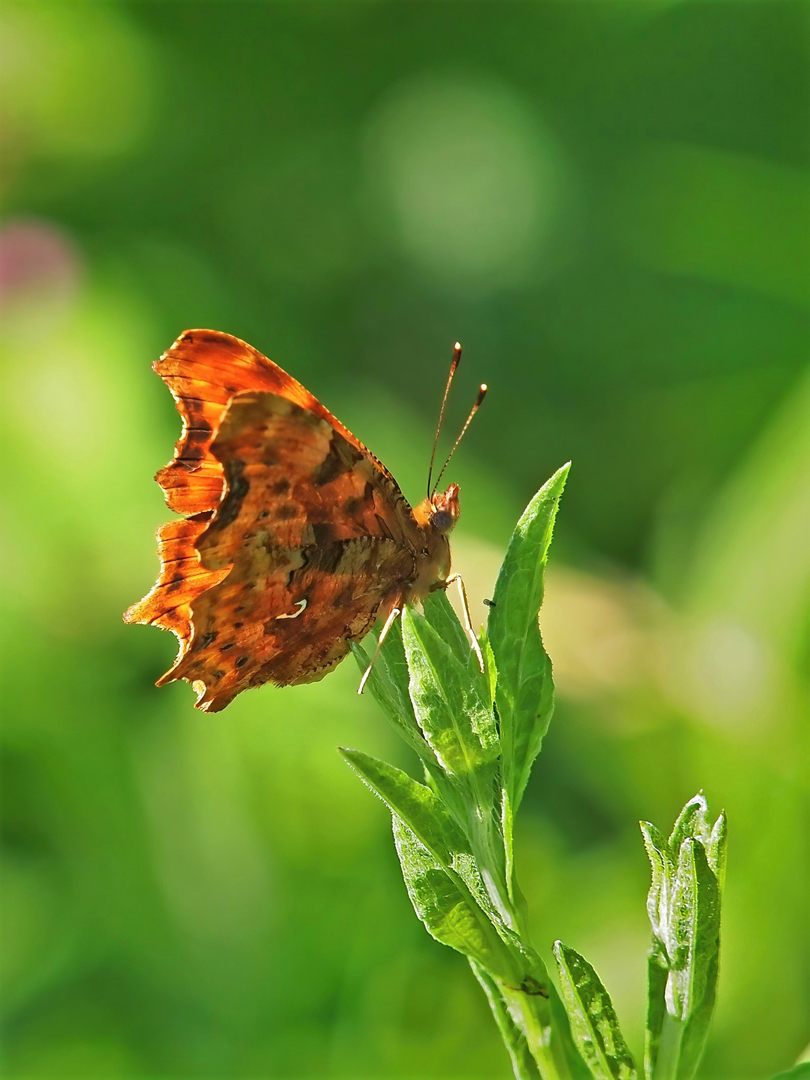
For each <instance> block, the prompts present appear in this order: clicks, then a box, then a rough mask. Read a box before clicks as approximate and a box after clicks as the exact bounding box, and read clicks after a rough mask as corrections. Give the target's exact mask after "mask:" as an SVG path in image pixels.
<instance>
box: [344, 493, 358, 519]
mask: <svg viewBox="0 0 810 1080" xmlns="http://www.w3.org/2000/svg"><path fill="white" fill-rule="evenodd" d="M362 505H363V500H362V499H361V498H358V497H357V496H356V495H353V496H352V497H351V498H350V499H347V500H346V502H345V503H344V504H343V512H344V513H345V514H348V515H349V517H354V515H355V514H356V513H357V512H358V510H360V508H361V507H362Z"/></svg>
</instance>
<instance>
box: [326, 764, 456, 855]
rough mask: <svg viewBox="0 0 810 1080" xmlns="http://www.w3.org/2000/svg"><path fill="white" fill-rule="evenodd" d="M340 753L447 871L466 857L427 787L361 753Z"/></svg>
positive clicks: (448, 818)
mask: <svg viewBox="0 0 810 1080" xmlns="http://www.w3.org/2000/svg"><path fill="white" fill-rule="evenodd" d="M340 753H341V754H342V756H343V758H344V759H345V760H346V761H347V762H348V763H349V765H351V767H352V768H353V769H354V770H355V772H357V773H359V775H360V776H361V777H362V779H363V780H365V782H366V783H367V784H368V786H369V787H370V788H371V790H372V791H374V792H376V794H377V795H379V796H380V798H381V799H382V800H383V802H384V803H386V805H387V806H388V808H389V809H390V810H391V811H392V812H393V813H395V814H397V815H398V816H399V817H401V818H402V820H403V821H405V822H406V823H407V824H408V826H409V827H410V829H411V830H412V831H413V833H414V835H415V836H416V837H417V838H418V839H419V841H420V843H422V844H424V846H425V847H426V848H427V850H428V851H429V852H430V853H431V855H432V856H433V858H434V859H435V860H436V861H437V862H438V863H439V864H440V865H441V866H443V867H444V868H445V869H446V870H452V869H453V866H454V863H455V861H456V859H457V857H458V853H459V852H462V853H466V854H469V846H468V844H467V840H466V838H465V836H464V834H463V833H462V832H461V830H460V829H459V827H458V826H457V825H456V823H455V821H454V820H453V818H452V817H451V816H450V814H448V812H447V810H446V809H445V808H444V805H443V803H442V802H441V800H440V799H439V797H438V796H437V795H436V794H435V792H433V791H432V790H431V789H430V788H429V787H427V786H426V785H425V784H420V783H419V782H418V781H417V780H414V779H413V777H411V776H408V774H407V773H406V772H403V771H402V769H397V768H395V766H393V765H388V764H387V763H386V762H385V761H379V760H378V759H377V758H373V757H371V756H370V755H369V754H364V753H362V751H360V750H349V749H347V748H346V747H341V748H340Z"/></svg>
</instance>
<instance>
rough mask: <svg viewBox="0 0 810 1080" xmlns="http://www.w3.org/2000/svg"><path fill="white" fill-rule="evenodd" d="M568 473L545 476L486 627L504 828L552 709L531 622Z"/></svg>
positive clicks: (545, 665) (510, 552)
mask: <svg viewBox="0 0 810 1080" xmlns="http://www.w3.org/2000/svg"><path fill="white" fill-rule="evenodd" d="M569 468H570V465H564V466H563V468H562V469H560V470H559V471H558V472H556V473H555V474H554V476H552V478H551V479H550V480H549V481H548V483H546V484H545V485H544V486H543V487H542V488H541V489H540V491H538V493H537V494H536V495H535V497H534V498H533V499H532V501H531V502H530V503H529V505H528V507H527V508H526V510H525V512H524V514H523V516H522V517H521V519H520V521H519V522H518V524H517V527H516V529H515V531H514V533H513V535H512V539H511V541H510V543H509V548H508V549H507V552H506V558H505V559H504V561H503V565H502V566H501V569H500V573H499V574H498V581H497V583H496V585H495V593H494V597H493V603H494V606H493V607H491V608H490V612H489V619H488V622H487V632H488V634H489V640H490V642H491V644H492V651H493V653H494V656H495V663H496V667H497V669H498V686H497V690H496V697H495V700H496V703H497V708H498V715H499V718H500V733H501V745H502V753H503V773H504V785H505V798H506V802H507V805H508V813H507V815H506V817H507V821H508V822H511V819H512V818H513V817H514V814H515V813H516V812H517V808H518V806H519V805H520V800H521V798H522V796H523V792H524V790H525V788H526V784H527V782H528V779H529V773H530V771H531V767H532V764H533V762H534V759H535V758H536V757H537V754H538V753H539V751H540V746H541V744H542V741H543V736H544V735H545V733H546V731H547V730H548V725H549V722H550V720H551V713H552V710H553V701H554V697H553V685H552V681H551V661H550V660H549V658H548V656H547V655H546V651H545V649H544V648H543V641H542V638H541V636H540V627H539V626H538V622H537V619H538V614H539V611H540V605H541V604H542V602H543V587H544V583H543V575H544V570H545V565H546V556H547V553H548V548H549V544H550V543H551V535H552V532H553V529H554V519H555V516H556V513H557V506H558V504H559V501H560V496H561V495H562V492H563V488H564V487H565V480H566V477H567V476H568V470H569Z"/></svg>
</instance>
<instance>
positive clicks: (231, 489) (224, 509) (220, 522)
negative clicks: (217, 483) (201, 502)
mask: <svg viewBox="0 0 810 1080" xmlns="http://www.w3.org/2000/svg"><path fill="white" fill-rule="evenodd" d="M224 465H225V481H226V483H227V494H226V496H225V498H224V499H223V500H222V502H221V503H220V504H219V510H218V512H217V516H216V520H215V521H214V522H213V523H212V528H214V527H217V528H220V529H221V528H224V526H225V525H230V524H231V522H232V521H235V520H236V518H237V517H238V516H239V511H240V510H241V509H242V502H243V501H244V498H245V496H246V495H247V493H248V491H249V490H250V484H249V482H248V481H247V480H246V479H245V478H244V476H243V475H242V473H243V472H244V469H245V463H244V461H241V460H240V459H239V458H229V459H228V460H227V461H226V462H225V463H224Z"/></svg>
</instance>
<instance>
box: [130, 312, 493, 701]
mask: <svg viewBox="0 0 810 1080" xmlns="http://www.w3.org/2000/svg"><path fill="white" fill-rule="evenodd" d="M460 358H461V346H460V345H456V348H455V352H454V355H453V363H452V365H451V368H450V376H449V378H448V380H447V388H446V389H445V393H444V399H443V401H442V408H441V413H440V416H439V426H441V419H442V416H443V415H444V406H445V403H446V401H447V393H448V390H449V388H450V383H451V381H452V378H453V374H454V372H455V369H456V368H457V366H458V363H459V360H460ZM154 370H155V371H156V372H157V373H158V375H160V377H161V378H162V379H163V381H164V382H165V383H166V385H167V386H168V387H169V390H170V391H171V393H172V396H173V397H174V399H175V402H176V404H177V409H178V411H179V413H180V415H181V417H182V421H183V430H182V434H181V436H180V439H179V441H178V443H177V445H176V447H175V451H174V459H173V460H172V461H171V462H170V463H169V464H168V465H166V466H165V467H164V468H163V469H161V470H160V471H159V472H158V474H157V476H156V477H155V479H156V480H157V481H158V483H159V484H160V486H161V487H162V489H163V492H164V495H165V498H166V503H167V504H168V506H169V507H170V508H171V509H172V510H175V511H177V512H178V513H179V514H182V515H184V516H183V517H182V518H181V519H179V520H175V521H170V522H169V523H168V524H166V525H163V526H161V528H160V529H158V532H157V539H158V555H159V557H160V573H159V576H158V580H157V582H156V584H155V585H154V587H153V588H152V589H151V591H150V592H149V593H148V594H147V595H146V596H145V597H144V598H143V600H141V601H140V602H139V603H137V604H134V605H133V606H132V607H131V608H129V610H128V611H127V612H126V613H125V614H124V620H125V622H130V623H151V624H152V625H154V626H159V627H161V628H163V629H166V630H171V631H173V632H174V634H176V636H177V638H178V640H179V642H180V648H179V652H178V655H177V659H176V660H175V663H174V666H173V667H172V668H171V669H170V670H169V671H167V672H166V674H165V675H163V677H162V678H161V679H159V680H158V686H162V685H164V684H165V683H168V682H172V681H174V680H175V679H186V680H187V681H188V682H190V683H191V684H192V686H193V688H194V689H195V690H196V691H197V694H198V697H197V701H196V705H197V707H198V708H200V709H203V710H206V711H208V712H217V711H218V710H220V709H224V708H225V706H226V705H228V704H229V702H231V701H232V700H233V699H234V697H235V696H236V695H237V694H238V693H240V692H241V691H242V690H246V689H248V688H249V687H253V686H260V685H261V684H263V683H265V682H273V683H275V684H277V685H279V686H292V685H295V684H297V683H305V682H314V681H315V680H317V679H321V678H322V677H323V676H324V675H326V674H327V673H328V672H329V671H331V670H332V668H334V667H335V665H336V664H338V663H339V662H340V660H342V659H343V657H344V656H345V655H346V654H347V653H348V651H349V649H350V643H351V642H352V641H359V640H360V639H361V638H362V637H363V636H364V635H365V634H366V633H367V632H368V631H369V630H370V629H371V627H372V626H373V624H374V623H375V621H376V620H377V619H378V618H379V617H382V618H384V619H385V625H384V627H383V631H382V633H381V635H380V641H381V640H382V638H383V637H384V635H385V632H386V631H387V629H388V628H389V627H390V625H391V624H392V622H393V620H394V619H395V618H396V616H397V615H398V614H399V613H400V611H401V609H402V606H403V604H406V603H409V602H414V601H417V602H418V601H420V600H423V599H424V598H425V597H426V596H427V595H428V593H430V592H431V591H432V590H434V589H437V588H446V587H447V585H448V584H449V582H450V581H452V580H454V579H453V578H450V577H448V574H449V572H450V545H449V543H448V538H447V537H448V533H449V532H450V531H451V529H452V528H453V526H454V525H455V523H456V520H457V519H458V515H459V501H458V485H457V484H451V485H450V486H449V487H448V488H447V490H446V491H445V492H444V493H436V491H435V488H434V489H433V491H431V487H430V477H431V475H432V469H433V459H431V473H430V475H429V476H428V496H427V498H425V499H423V500H422V502H420V503H419V504H418V506H416V507H413V508H412V507H411V506H410V505H409V504H408V502H407V501H406V499H405V497H404V495H403V494H402V492H401V491H400V489H399V487H398V485H397V483H396V481H395V480H394V478H393V477H392V476H391V474H390V473H389V472H388V470H387V469H386V468H385V466H384V465H383V464H382V463H381V462H380V461H378V460H377V458H375V457H374V455H373V454H371V453H370V452H369V451H368V450H367V449H366V448H365V446H363V444H362V443H361V442H360V441H359V440H358V439H356V438H355V437H354V435H352V433H351V432H350V431H348V430H347V428H345V427H344V426H343V424H341V423H340V421H339V420H337V419H336V418H335V417H334V416H332V414H331V413H330V412H328V411H327V410H326V409H325V408H324V407H323V405H321V403H320V402H319V401H317V400H316V399H315V398H314V397H313V396H312V394H310V393H309V392H308V391H307V390H305V389H304V387H303V386H301V384H300V383H298V382H296V381H295V379H293V378H292V377H291V376H290V375H288V374H287V373H286V372H285V371H282V369H281V368H280V367H278V366H277V365H276V364H274V363H273V362H272V360H268V359H267V357H265V356H262V354H261V353H260V352H257V351H256V349H253V348H252V347H251V346H250V345H247V344H245V342H244V341H240V340H239V339H238V338H235V337H231V336H230V335H229V334H223V333H219V332H217V331H213V330H187V331H186V332H185V333H184V334H181V335H180V337H179V338H178V339H177V341H175V343H174V344H173V345H172V347H171V348H170V349H169V350H168V352H166V353H164V354H163V356H161V358H160V360H158V361H157V362H156V363H155V365H154ZM485 392H486V387H485V386H482V387H481V390H480V391H479V395H478V399H477V401H476V403H475V405H474V407H473V410H472V412H471V413H470V415H469V417H468V419H467V423H466V424H465V425H464V428H463V430H462V433H461V434H462V435H463V434H464V431H466V429H467V425H468V424H469V422H470V420H471V419H472V417H473V415H474V413H475V411H476V409H477V408H478V406H479V405H480V404H481V401H482V400H483V397H484V394H485ZM438 436H439V429H438V428H437V431H436V441H438ZM460 439H461V435H460V436H459V439H458V440H457V441H456V444H455V446H457V445H458V442H459V441H460ZM455 446H454V447H453V450H455ZM435 452H436V443H435V442H434V447H433V454H434V457H435ZM452 453H453V451H451V453H450V456H449V457H448V459H447V461H448V462H449V460H450V457H451V456H452ZM446 465H447V462H445V466H446ZM443 471H444V469H442V472H443ZM440 479H441V473H440V474H439V478H438V480H440ZM438 480H437V485H438ZM459 584H460V582H459ZM460 588H461V591H462V596H463V586H461V584H460ZM465 613H466V601H465ZM465 623H466V625H467V629H468V632H469V633H470V635H471V641H472V642H473V647H474V648H476V651H478V650H477V642H475V637H474V635H473V634H472V633H471V630H472V628H471V626H470V621H469V615H468V613H466V618H465ZM378 648H379V645H378ZM375 655H376V654H375ZM369 670H370V668H369ZM367 675H368V672H367V673H366V676H367ZM364 682H365V677H364ZM362 685H363V684H361V690H362Z"/></svg>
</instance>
